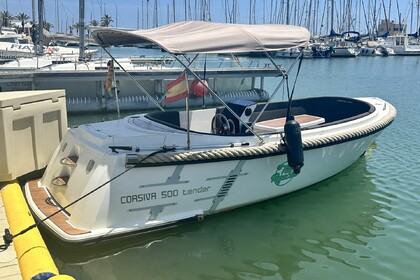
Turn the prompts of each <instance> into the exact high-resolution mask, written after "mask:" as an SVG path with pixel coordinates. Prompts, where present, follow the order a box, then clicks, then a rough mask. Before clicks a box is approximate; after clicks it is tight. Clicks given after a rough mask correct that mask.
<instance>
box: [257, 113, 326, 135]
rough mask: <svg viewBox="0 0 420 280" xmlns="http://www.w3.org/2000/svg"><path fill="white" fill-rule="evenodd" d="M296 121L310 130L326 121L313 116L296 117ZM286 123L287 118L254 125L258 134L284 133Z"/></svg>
mask: <svg viewBox="0 0 420 280" xmlns="http://www.w3.org/2000/svg"><path fill="white" fill-rule="evenodd" d="M295 120H296V121H297V122H298V123H299V124H300V127H301V128H308V127H311V126H315V125H318V124H321V123H324V122H325V119H324V118H322V117H318V116H313V115H307V114H302V115H296V116H295ZM285 123H286V117H283V118H277V119H272V120H266V121H262V122H257V123H255V125H254V129H255V130H256V131H257V132H277V133H279V132H284V125H285Z"/></svg>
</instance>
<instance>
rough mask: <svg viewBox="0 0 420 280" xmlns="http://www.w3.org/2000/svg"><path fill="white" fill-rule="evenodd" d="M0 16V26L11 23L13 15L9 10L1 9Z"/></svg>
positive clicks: (6, 25)
mask: <svg viewBox="0 0 420 280" xmlns="http://www.w3.org/2000/svg"><path fill="white" fill-rule="evenodd" d="M0 18H1V23H0V25H1V26H4V27H8V26H10V25H11V20H12V19H13V16H12V14H11V13H9V11H3V12H0Z"/></svg>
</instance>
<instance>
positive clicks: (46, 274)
mask: <svg viewBox="0 0 420 280" xmlns="http://www.w3.org/2000/svg"><path fill="white" fill-rule="evenodd" d="M1 196H2V199H3V204H4V208H5V212H6V216H7V221H8V223H9V226H10V232H11V234H12V235H16V234H18V233H19V232H21V231H22V230H24V229H26V228H28V227H29V226H31V225H33V224H34V223H35V220H34V218H33V216H32V214H31V212H30V211H29V208H28V205H27V204H26V201H25V198H24V197H23V193H22V190H21V188H20V186H19V184H17V183H11V184H8V185H7V186H6V187H4V188H3V189H2V190H1ZM13 244H14V247H15V251H16V256H17V258H18V262H19V267H20V271H21V274H22V277H23V279H32V278H33V277H35V276H38V277H39V278H38V279H54V280H58V279H74V278H73V277H71V276H67V275H59V271H58V269H57V267H56V265H55V263H54V261H53V259H52V257H51V255H50V252H49V251H48V248H47V246H46V245H45V242H44V240H43V239H42V237H41V234H40V232H39V230H38V228H36V227H35V228H33V229H31V230H29V231H27V232H25V233H24V234H22V235H18V236H16V237H14V238H13ZM52 276H54V277H52ZM51 277H52V278H51Z"/></svg>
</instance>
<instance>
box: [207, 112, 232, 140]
mask: <svg viewBox="0 0 420 280" xmlns="http://www.w3.org/2000/svg"><path fill="white" fill-rule="evenodd" d="M232 129H233V130H232ZM234 131H235V124H234V123H233V121H232V120H228V119H227V118H226V116H225V115H223V114H220V113H219V114H216V115H214V117H213V119H212V120H211V132H212V133H213V134H223V135H228V134H232V133H233V132H234Z"/></svg>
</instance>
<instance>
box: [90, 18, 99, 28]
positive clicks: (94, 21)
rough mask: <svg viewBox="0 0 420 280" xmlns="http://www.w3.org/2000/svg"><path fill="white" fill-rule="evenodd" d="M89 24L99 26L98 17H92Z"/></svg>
mask: <svg viewBox="0 0 420 280" xmlns="http://www.w3.org/2000/svg"><path fill="white" fill-rule="evenodd" d="M89 26H99V22H98V21H97V20H96V19H92V20H91V21H90V22H89Z"/></svg>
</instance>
